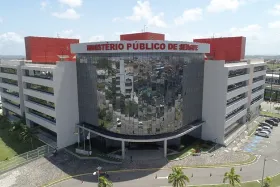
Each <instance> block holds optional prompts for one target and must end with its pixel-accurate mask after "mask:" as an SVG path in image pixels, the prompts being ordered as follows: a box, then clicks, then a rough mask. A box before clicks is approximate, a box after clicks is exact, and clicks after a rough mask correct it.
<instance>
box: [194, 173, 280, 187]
mask: <svg viewBox="0 0 280 187" xmlns="http://www.w3.org/2000/svg"><path fill="white" fill-rule="evenodd" d="M241 177H242V175H241ZM190 180H191V179H190ZM260 182H261V180H260ZM279 185H280V175H277V176H275V177H272V183H271V185H270V187H279ZM191 186H192V185H191ZM228 186H229V185H228V184H217V185H203V186H192V187H228ZM260 186H261V184H260V183H258V182H256V181H254V182H246V183H242V184H241V187H260Z"/></svg>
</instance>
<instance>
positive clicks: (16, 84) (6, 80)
mask: <svg viewBox="0 0 280 187" xmlns="http://www.w3.org/2000/svg"><path fill="white" fill-rule="evenodd" d="M2 82H3V83H6V84H11V85H14V86H18V81H16V80H12V79H6V78H2Z"/></svg>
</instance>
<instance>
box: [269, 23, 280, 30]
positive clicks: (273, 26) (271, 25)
mask: <svg viewBox="0 0 280 187" xmlns="http://www.w3.org/2000/svg"><path fill="white" fill-rule="evenodd" d="M268 28H270V29H280V21H274V22H270V23H268Z"/></svg>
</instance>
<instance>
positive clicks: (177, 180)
mask: <svg viewBox="0 0 280 187" xmlns="http://www.w3.org/2000/svg"><path fill="white" fill-rule="evenodd" d="M186 181H187V182H190V179H189V178H188V176H187V175H185V174H184V172H183V170H182V168H180V167H173V168H172V173H170V174H169V176H168V183H172V186H173V187H184V186H186Z"/></svg>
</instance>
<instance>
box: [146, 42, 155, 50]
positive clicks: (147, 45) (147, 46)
mask: <svg viewBox="0 0 280 187" xmlns="http://www.w3.org/2000/svg"><path fill="white" fill-rule="evenodd" d="M145 48H146V50H153V43H151V44H150V46H149V44H148V43H146V47H145Z"/></svg>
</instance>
